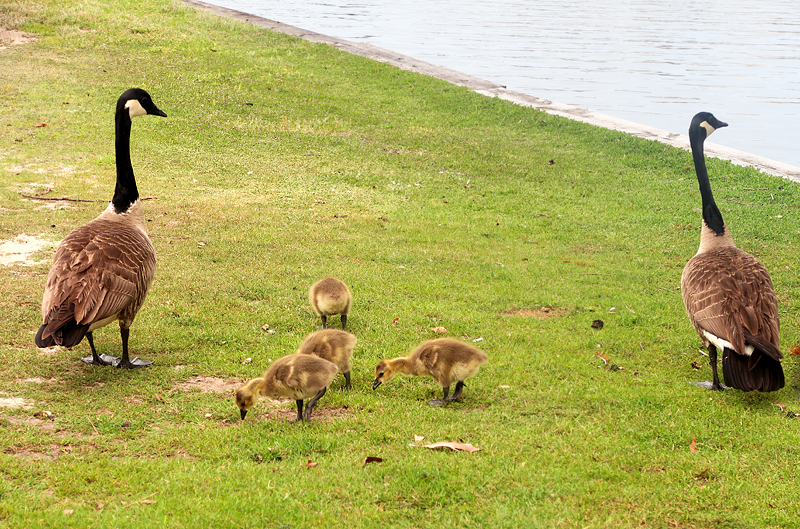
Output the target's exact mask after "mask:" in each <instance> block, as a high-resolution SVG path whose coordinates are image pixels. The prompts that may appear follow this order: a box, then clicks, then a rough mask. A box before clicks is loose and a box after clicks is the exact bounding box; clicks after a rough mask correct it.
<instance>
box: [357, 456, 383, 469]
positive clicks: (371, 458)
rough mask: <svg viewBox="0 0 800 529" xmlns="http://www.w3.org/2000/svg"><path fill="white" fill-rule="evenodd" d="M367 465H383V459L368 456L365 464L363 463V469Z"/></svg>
mask: <svg viewBox="0 0 800 529" xmlns="http://www.w3.org/2000/svg"><path fill="white" fill-rule="evenodd" d="M367 463H383V458H382V457H375V456H367V458H366V459H365V460H364V462H363V463H361V466H362V467H365V466H367Z"/></svg>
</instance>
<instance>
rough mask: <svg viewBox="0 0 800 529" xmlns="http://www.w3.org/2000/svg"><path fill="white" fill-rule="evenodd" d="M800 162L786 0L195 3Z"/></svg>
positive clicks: (798, 55)
mask: <svg viewBox="0 0 800 529" xmlns="http://www.w3.org/2000/svg"><path fill="white" fill-rule="evenodd" d="M205 1H211V3H213V4H215V5H220V6H223V7H227V8H230V9H236V10H238V11H244V12H247V13H251V14H254V15H258V16H261V17H264V18H268V19H271V20H276V21H279V22H283V23H286V24H290V25H292V26H297V27H300V28H303V29H307V30H311V31H315V32H318V33H322V34H325V35H329V36H332V37H336V38H341V39H346V40H350V41H357V42H368V43H370V44H374V45H376V46H380V47H382V48H386V49H389V50H393V51H397V52H399V53H402V54H405V55H409V56H412V57H416V58H418V59H421V60H424V61H427V62H430V63H433V64H437V65H440V66H445V67H447V68H451V69H453V70H458V71H461V72H464V73H467V74H470V75H474V76H476V77H481V78H483V79H487V80H491V81H494V82H496V83H499V84H503V85H506V87H507V88H508V89H510V90H514V91H516V92H523V93H526V94H530V95H533V96H537V97H541V98H545V99H550V100H553V101H557V102H559V103H565V104H568V105H573V106H577V107H581V108H587V109H590V110H593V111H596V112H600V113H603V114H609V115H611V116H617V117H620V118H624V119H628V120H630V121H634V122H636V123H641V124H645V125H649V126H653V127H657V128H660V129H664V130H668V131H670V132H679V133H683V134H686V130H687V128H688V126H689V121H690V120H691V118H692V116H693V115H694V114H695V113H696V112H699V111H701V110H708V111H710V112H713V113H714V114H715V115H716V116H717V117H718V118H719V119H721V120H723V121H727V122H728V123H729V124H730V127H728V128H726V129H723V130H721V131H719V132H718V133H717V134H715V135H714V138H713V139H712V140H711V141H713V142H714V143H718V144H721V145H725V146H728V147H732V148H734V149H739V150H742V151H746V152H751V153H754V154H758V155H760V156H764V157H766V158H771V159H773V160H777V161H780V162H784V163H788V164H791V165H794V166H798V167H800V120H799V119H798V117H800V116H798V114H800V4H798V3H797V0H758V1H755V2H754V1H752V0H724V1H723V0H709V1H705V2H697V1H696V0H495V1H493V2H485V1H484V2H476V1H473V0H461V1H459V2H455V1H445V0H372V1H370V2H369V3H367V2H359V1H343V0H291V1H286V0H205Z"/></svg>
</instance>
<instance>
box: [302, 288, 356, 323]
mask: <svg viewBox="0 0 800 529" xmlns="http://www.w3.org/2000/svg"><path fill="white" fill-rule="evenodd" d="M308 300H309V301H310V302H311V306H312V307H314V312H316V313H317V316H320V317H321V318H322V328H323V329H325V328H327V327H328V316H335V315H336V314H340V315H341V319H342V330H345V329H346V327H347V316H348V315H349V314H350V301H351V296H350V289H349V288H347V285H345V284H344V282H342V281H340V280H338V279H336V278H335V277H326V278H325V279H320V280H319V281H317V282H316V283H314V284H313V285H311V288H310V289H309V291H308Z"/></svg>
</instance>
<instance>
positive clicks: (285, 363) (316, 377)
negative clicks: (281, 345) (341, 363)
mask: <svg viewBox="0 0 800 529" xmlns="http://www.w3.org/2000/svg"><path fill="white" fill-rule="evenodd" d="M338 372H339V369H338V368H337V367H336V365H335V364H334V363H333V362H328V361H327V360H325V359H322V358H319V357H317V356H313V355H302V354H297V353H295V354H291V355H288V356H284V357H283V358H279V359H278V360H275V361H274V362H273V363H272V365H271V366H270V368H269V369H268V370H267V372H266V373H264V375H262V376H260V377H258V378H254V379H252V380H250V381H249V382H247V383H246V384H245V385H244V386H242V387H240V388H239V389H238V390H236V405H237V406H238V407H239V412H240V414H241V417H242V420H244V418H245V416H246V415H247V412H248V410H250V408H252V407H253V405H254V404H255V403H256V400H258V398H259V397H269V398H272V399H278V398H287V397H288V398H291V399H294V400H295V402H296V403H297V419H296V420H295V421H292V422H297V421H303V420H305V421H306V422H310V421H311V411H312V410H313V409H314V405H315V404H316V403H317V401H318V400H319V399H320V398H321V397H322V396H323V395H324V394H325V391H327V389H328V386H329V385H330V383H331V382H332V381H333V379H334V377H335V376H336V373H338ZM309 398H310V399H311V400H309V401H308V402H307V403H306V406H305V411H304V410H303V400H304V399H309Z"/></svg>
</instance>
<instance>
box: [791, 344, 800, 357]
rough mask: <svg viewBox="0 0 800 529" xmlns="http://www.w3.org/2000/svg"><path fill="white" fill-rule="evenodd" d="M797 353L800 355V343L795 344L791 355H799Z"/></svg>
mask: <svg viewBox="0 0 800 529" xmlns="http://www.w3.org/2000/svg"><path fill="white" fill-rule="evenodd" d="M797 355H800V345H795V346H794V347H792V350H791V351H790V352H789V356H797Z"/></svg>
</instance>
